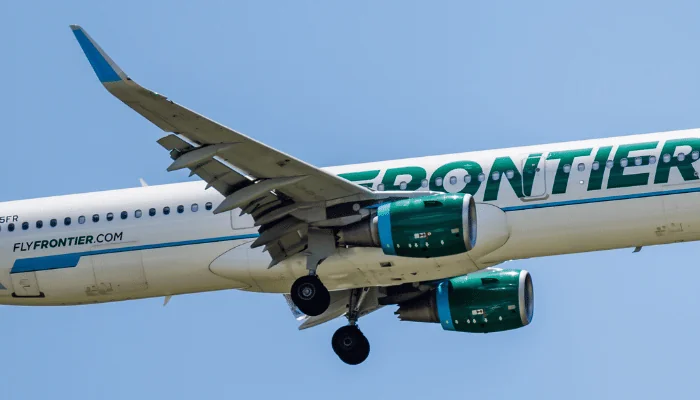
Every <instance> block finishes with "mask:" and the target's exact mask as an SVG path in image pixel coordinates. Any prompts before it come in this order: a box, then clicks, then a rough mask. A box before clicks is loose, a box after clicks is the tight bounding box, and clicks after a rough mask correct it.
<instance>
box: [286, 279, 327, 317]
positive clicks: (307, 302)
mask: <svg viewBox="0 0 700 400" xmlns="http://www.w3.org/2000/svg"><path fill="white" fill-rule="evenodd" d="M290 295H291V296H292V301H293V302H294V305H296V306H297V308H299V311H301V312H303V313H304V314H306V315H308V316H310V317H315V316H318V315H321V314H323V313H324V312H325V311H326V310H327V309H328V306H329V305H330V304H331V294H330V293H328V289H326V287H325V286H324V285H323V282H321V280H320V279H318V276H315V275H308V276H303V277H301V278H299V279H297V280H296V281H294V284H293V285H292V290H291V292H290Z"/></svg>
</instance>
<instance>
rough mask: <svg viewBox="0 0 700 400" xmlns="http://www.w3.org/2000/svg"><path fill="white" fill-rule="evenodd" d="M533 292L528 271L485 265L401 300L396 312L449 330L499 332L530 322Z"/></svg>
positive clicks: (533, 308) (403, 316) (401, 317)
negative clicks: (483, 267)
mask: <svg viewBox="0 0 700 400" xmlns="http://www.w3.org/2000/svg"><path fill="white" fill-rule="evenodd" d="M534 296H535V294H534V290H533V288H532V278H531V277H530V273H529V272H527V271H525V270H503V269H488V270H485V271H482V272H477V273H473V274H469V275H464V276H459V277H456V278H451V279H448V280H445V281H442V282H441V283H440V284H438V286H437V288H435V289H433V290H431V291H429V292H427V293H425V294H424V295H422V296H420V297H417V298H415V299H412V300H409V301H407V302H404V303H401V304H400V305H399V309H398V310H397V311H396V313H395V314H396V315H398V317H399V319H400V320H402V321H415V322H439V323H440V324H441V325H442V328H443V329H445V330H450V331H459V332H472V333H488V332H500V331H507V330H510V329H517V328H521V327H523V326H525V325H528V324H529V323H530V322H532V317H533V313H534V310H535V297H534Z"/></svg>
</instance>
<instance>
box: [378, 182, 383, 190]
mask: <svg viewBox="0 0 700 400" xmlns="http://www.w3.org/2000/svg"><path fill="white" fill-rule="evenodd" d="M383 190H384V184H383V183H380V184H379V185H377V191H380V192H381V191H383Z"/></svg>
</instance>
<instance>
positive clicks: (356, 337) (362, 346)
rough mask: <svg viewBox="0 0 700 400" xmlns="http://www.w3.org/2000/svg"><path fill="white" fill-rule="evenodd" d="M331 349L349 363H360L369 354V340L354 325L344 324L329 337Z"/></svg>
mask: <svg viewBox="0 0 700 400" xmlns="http://www.w3.org/2000/svg"><path fill="white" fill-rule="evenodd" d="M331 345H332V346H333V351H334V352H335V354H337V355H338V357H340V359H341V360H342V361H343V362H344V363H346V364H349V365H357V364H360V363H362V362H363V361H365V360H366V359H367V356H369V350H370V349H369V340H367V338H366V337H365V335H364V334H363V333H362V332H361V331H360V328H358V327H357V326H354V325H348V326H344V327H342V328H340V329H338V330H337V331H335V333H334V334H333V338H332V339H331Z"/></svg>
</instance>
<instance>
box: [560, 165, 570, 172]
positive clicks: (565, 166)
mask: <svg viewBox="0 0 700 400" xmlns="http://www.w3.org/2000/svg"><path fill="white" fill-rule="evenodd" d="M562 169H563V170H564V173H565V174H568V173H569V172H571V165H570V164H564V167H563V168H562Z"/></svg>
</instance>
